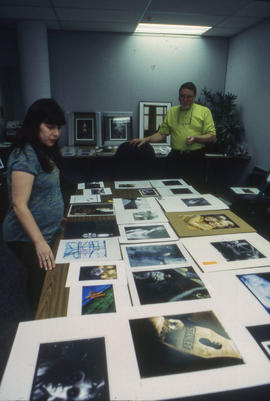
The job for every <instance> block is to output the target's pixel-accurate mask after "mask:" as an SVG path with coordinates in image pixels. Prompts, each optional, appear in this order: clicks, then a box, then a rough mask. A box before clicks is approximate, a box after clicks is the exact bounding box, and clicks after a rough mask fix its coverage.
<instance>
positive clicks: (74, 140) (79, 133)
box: [69, 112, 101, 146]
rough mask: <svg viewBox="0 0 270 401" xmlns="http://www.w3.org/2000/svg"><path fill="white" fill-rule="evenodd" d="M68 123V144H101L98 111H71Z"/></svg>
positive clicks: (99, 114)
mask: <svg viewBox="0 0 270 401" xmlns="http://www.w3.org/2000/svg"><path fill="white" fill-rule="evenodd" d="M69 124H70V126H71V127H72V128H71V130H69V145H71V146H72V145H82V146H85V145H97V146H100V145H101V113H100V112H73V113H72V114H71V116H70V118H69Z"/></svg>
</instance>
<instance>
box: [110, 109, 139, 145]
mask: <svg viewBox="0 0 270 401" xmlns="http://www.w3.org/2000/svg"><path fill="white" fill-rule="evenodd" d="M132 116H133V113H132V112H129V111H123V112H113V111H112V112H104V113H103V141H104V145H105V146H109V145H120V144H121V143H123V142H125V141H129V140H130V139H131V138H132Z"/></svg>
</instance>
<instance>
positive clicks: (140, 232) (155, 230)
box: [125, 224, 170, 240]
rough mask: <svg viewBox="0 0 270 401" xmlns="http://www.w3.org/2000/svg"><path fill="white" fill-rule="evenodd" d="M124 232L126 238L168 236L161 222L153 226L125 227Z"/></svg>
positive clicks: (142, 238) (139, 238)
mask: <svg viewBox="0 0 270 401" xmlns="http://www.w3.org/2000/svg"><path fill="white" fill-rule="evenodd" d="M125 233H126V236H127V239H128V240H146V239H147V240H148V239H158V238H159V239H162V238H170V236H169V234H168V232H167V230H166V228H165V227H164V225H163V224H160V225H154V226H151V225H149V226H135V225H134V226H132V227H125Z"/></svg>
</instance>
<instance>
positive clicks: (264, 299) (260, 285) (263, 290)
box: [237, 272, 270, 337]
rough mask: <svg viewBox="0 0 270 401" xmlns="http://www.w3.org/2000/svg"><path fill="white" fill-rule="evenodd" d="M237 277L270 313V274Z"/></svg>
mask: <svg viewBox="0 0 270 401" xmlns="http://www.w3.org/2000/svg"><path fill="white" fill-rule="evenodd" d="M237 277H238V278H239V280H241V281H242V283H243V284H245V286H246V287H247V288H248V289H249V290H250V291H251V293H252V294H253V295H254V296H255V297H256V298H257V299H258V300H259V301H260V303H261V304H262V305H263V306H264V308H265V309H266V310H267V312H268V313H270V272H269V273H267V272H264V273H254V274H241V275H239V276H237ZM269 337H270V336H269Z"/></svg>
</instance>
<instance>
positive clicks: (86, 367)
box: [30, 338, 110, 401]
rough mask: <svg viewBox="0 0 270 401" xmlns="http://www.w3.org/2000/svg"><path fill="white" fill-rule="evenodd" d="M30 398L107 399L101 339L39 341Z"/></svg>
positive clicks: (41, 400)
mask: <svg viewBox="0 0 270 401" xmlns="http://www.w3.org/2000/svg"><path fill="white" fill-rule="evenodd" d="M30 399H31V400H33V401H53V400H55V401H56V400H57V401H58V400H61V401H62V400H63V401H64V400H66V401H78V400H96V401H105V400H109V399H110V396H109V383H108V374H107V364H106V351H105V340H104V338H93V339H83V340H73V341H61V342H53V343H45V344H40V347H39V352H38V358H37V364H36V370H35V374H34V379H33V386H32V391H31V397H30Z"/></svg>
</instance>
